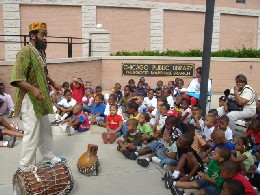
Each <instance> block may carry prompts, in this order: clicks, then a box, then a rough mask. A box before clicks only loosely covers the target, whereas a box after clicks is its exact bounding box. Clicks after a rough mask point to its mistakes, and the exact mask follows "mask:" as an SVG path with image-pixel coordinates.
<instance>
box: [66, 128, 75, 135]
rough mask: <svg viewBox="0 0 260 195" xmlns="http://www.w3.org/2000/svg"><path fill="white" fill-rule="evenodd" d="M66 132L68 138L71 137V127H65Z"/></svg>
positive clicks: (72, 130)
mask: <svg viewBox="0 0 260 195" xmlns="http://www.w3.org/2000/svg"><path fill="white" fill-rule="evenodd" d="M66 132H67V135H68V136H71V135H72V134H73V133H74V129H73V127H66Z"/></svg>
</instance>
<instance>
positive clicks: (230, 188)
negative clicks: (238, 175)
mask: <svg viewBox="0 0 260 195" xmlns="http://www.w3.org/2000/svg"><path fill="white" fill-rule="evenodd" d="M220 194H221V195H244V194H245V187H244V185H243V184H242V182H241V181H237V180H233V179H228V180H226V181H225V182H224V184H223V190H222V191H221V193H220Z"/></svg>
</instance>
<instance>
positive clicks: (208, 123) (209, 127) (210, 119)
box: [203, 115, 216, 146]
mask: <svg viewBox="0 0 260 195" xmlns="http://www.w3.org/2000/svg"><path fill="white" fill-rule="evenodd" d="M215 123H216V118H215V117H214V116H212V115H208V116H206V118H205V121H204V128H203V134H204V135H203V137H204V139H205V141H206V142H207V144H208V145H209V146H212V142H211V141H212V139H211V134H212V132H213V131H214V129H215V126H214V124H215Z"/></svg>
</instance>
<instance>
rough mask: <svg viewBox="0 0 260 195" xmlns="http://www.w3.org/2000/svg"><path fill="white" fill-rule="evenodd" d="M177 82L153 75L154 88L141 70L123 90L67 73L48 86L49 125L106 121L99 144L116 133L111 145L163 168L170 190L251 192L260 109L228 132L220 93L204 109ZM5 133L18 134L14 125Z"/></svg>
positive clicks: (257, 169)
mask: <svg viewBox="0 0 260 195" xmlns="http://www.w3.org/2000/svg"><path fill="white" fill-rule="evenodd" d="M183 85H184V82H183V80H182V79H175V81H169V82H168V84H167V86H165V85H164V83H163V82H162V81H158V82H157V85H156V86H155V88H152V87H151V86H149V85H148V83H146V82H145V78H144V77H141V78H140V80H139V81H138V82H137V85H135V81H134V80H133V79H130V80H129V82H128V85H126V86H124V88H123V92H122V91H121V85H120V84H119V83H116V84H115V85H114V86H112V87H111V89H110V90H109V94H103V93H102V87H101V86H97V87H95V88H93V87H92V84H91V82H90V81H87V82H85V83H83V81H82V79H81V78H73V80H72V81H71V83H68V82H65V83H63V85H62V91H60V92H53V91H52V90H51V89H50V96H51V98H52V103H53V110H54V112H55V121H53V122H52V125H59V127H60V128H61V130H62V132H64V133H67V134H68V135H72V134H73V133H75V131H78V132H86V131H88V130H89V129H90V125H94V124H96V125H99V126H101V127H104V128H106V132H104V133H102V140H103V142H104V144H113V143H114V142H115V141H116V140H117V142H116V143H117V150H118V151H120V152H121V153H122V155H123V156H125V157H126V158H128V159H131V160H134V161H136V162H137V164H138V165H140V166H142V167H147V166H149V164H150V163H151V162H153V163H156V164H158V165H159V166H160V167H161V168H162V169H165V170H167V172H166V174H165V175H164V177H163V178H162V180H163V181H164V183H165V187H166V188H168V189H170V190H171V192H172V194H184V193H185V192H184V191H183V190H182V189H189V188H190V189H194V188H196V189H198V191H197V192H195V193H193V194H212V195H213V194H220V193H221V194H256V192H255V190H254V188H253V187H252V184H253V185H254V186H255V187H257V188H258V187H259V183H260V180H259V178H260V176H259V174H260V165H259V160H260V117H258V116H254V117H253V118H252V122H251V125H250V126H249V129H248V130H247V132H246V134H245V135H244V137H240V138H238V139H234V135H233V132H232V130H231V129H230V128H229V126H228V125H229V118H228V116H226V114H227V113H226V112H225V110H224V108H223V101H224V102H225V101H226V97H225V96H221V97H220V98H219V108H217V109H211V110H210V111H209V112H208V113H207V114H206V116H205V117H204V113H203V110H202V109H201V108H200V106H199V104H195V105H192V103H191V100H190V98H189V97H187V96H185V94H182V93H181V92H180V90H176V89H181V88H182V87H183ZM258 104H259V103H258ZM258 107H259V105H258ZM258 107H257V109H259V108H258ZM257 113H258V112H257ZM11 130H12V129H11ZM5 132H6V131H4V130H1V131H0V133H2V134H3V133H5ZM0 135H1V134H0ZM8 135H13V136H18V134H17V133H15V132H13V131H12V133H10V132H9V134H8ZM19 136H20V135H19ZM121 136H122V138H121ZM119 137H120V138H119ZM10 142H11V143H9V142H3V143H0V144H2V146H8V147H11V146H13V143H14V142H15V138H13V141H12V139H11V141H10ZM147 154H149V155H147ZM144 155H146V156H145V157H142V156H144ZM238 189H239V190H238ZM191 194H192V193H191Z"/></svg>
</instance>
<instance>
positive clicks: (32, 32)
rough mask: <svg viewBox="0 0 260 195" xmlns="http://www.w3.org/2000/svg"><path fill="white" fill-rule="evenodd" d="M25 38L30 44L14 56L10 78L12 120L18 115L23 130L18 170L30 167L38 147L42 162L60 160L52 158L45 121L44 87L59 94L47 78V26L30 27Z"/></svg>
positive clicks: (47, 106)
mask: <svg viewBox="0 0 260 195" xmlns="http://www.w3.org/2000/svg"><path fill="white" fill-rule="evenodd" d="M29 36H30V43H29V44H28V45H27V46H25V47H23V48H22V49H21V50H20V51H19V52H18V53H17V55H16V62H15V64H14V67H13V70H12V74H11V85H12V86H14V87H17V90H16V97H15V112H14V116H18V115H19V114H21V116H22V120H23V125H24V129H25V132H24V137H23V142H22V143H23V144H22V151H21V160H20V165H19V167H20V168H26V167H28V166H30V165H33V161H34V157H35V154H36V150H37V148H38V147H39V150H40V152H41V154H42V155H43V157H44V159H46V160H53V161H60V160H61V159H60V158H57V157H55V156H54V154H53V135H52V129H51V125H50V121H49V118H48V114H50V113H52V112H53V110H52V104H51V99H50V97H49V91H48V84H49V85H51V86H53V88H54V89H56V90H60V86H59V85H58V84H57V83H56V82H54V81H53V80H52V79H51V78H50V77H49V76H48V71H47V64H46V53H45V50H46V47H47V40H46V36H47V24H46V23H41V22H36V23H33V24H30V25H29Z"/></svg>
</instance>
